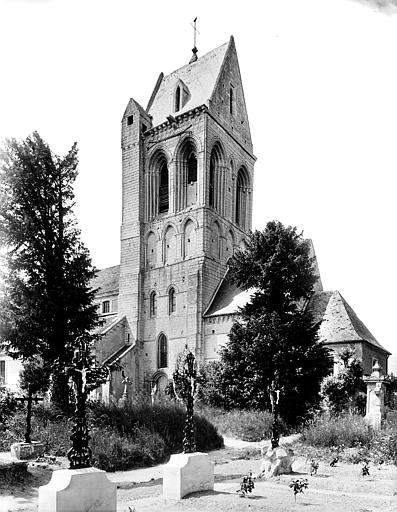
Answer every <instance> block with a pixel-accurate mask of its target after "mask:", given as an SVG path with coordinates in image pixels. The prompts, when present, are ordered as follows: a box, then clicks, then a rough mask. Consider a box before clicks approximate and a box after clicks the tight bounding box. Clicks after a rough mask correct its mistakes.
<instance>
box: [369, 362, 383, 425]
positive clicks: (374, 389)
mask: <svg viewBox="0 0 397 512" xmlns="http://www.w3.org/2000/svg"><path fill="white" fill-rule="evenodd" d="M364 380H365V383H366V384H367V405H366V413H365V419H366V421H367V423H368V424H369V425H371V426H372V427H373V428H374V429H380V428H381V426H382V421H383V420H384V418H385V383H384V376H383V375H382V369H381V367H380V366H379V364H378V363H377V362H375V364H374V367H373V368H372V373H371V375H370V376H369V377H364Z"/></svg>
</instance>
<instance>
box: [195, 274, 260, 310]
mask: <svg viewBox="0 0 397 512" xmlns="http://www.w3.org/2000/svg"><path fill="white" fill-rule="evenodd" d="M228 272H229V271H227V272H226V275H225V277H224V278H223V279H222V281H221V282H220V284H219V286H218V288H217V289H216V291H215V293H214V296H213V298H212V300H211V302H210V305H209V306H208V308H207V309H206V310H205V312H204V315H203V316H204V317H205V318H208V317H213V316H223V315H236V314H238V311H239V308H242V307H243V306H245V305H246V304H247V303H248V302H250V300H251V295H252V294H253V293H254V292H255V290H254V289H249V290H242V289H241V288H239V287H238V286H237V284H235V283H232V282H231V280H230V279H228V277H227V273H228Z"/></svg>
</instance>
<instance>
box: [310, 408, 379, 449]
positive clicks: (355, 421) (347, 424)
mask: <svg viewBox="0 0 397 512" xmlns="http://www.w3.org/2000/svg"><path fill="white" fill-rule="evenodd" d="M372 439H373V430H372V429H371V428H370V427H369V426H368V425H367V423H366V422H365V419H364V418H363V417H362V416H358V415H353V414H346V415H341V416H336V417H329V416H325V415H324V416H318V417H316V418H315V419H314V420H312V421H311V422H310V423H309V425H308V426H307V427H306V428H305V429H304V431H303V433H302V440H303V441H304V442H305V443H307V444H310V445H312V446H321V447H324V448H329V447H331V446H340V445H343V446H345V447H346V448H351V447H354V446H357V445H359V444H361V445H365V446H368V445H369V444H370V443H371V442H372Z"/></svg>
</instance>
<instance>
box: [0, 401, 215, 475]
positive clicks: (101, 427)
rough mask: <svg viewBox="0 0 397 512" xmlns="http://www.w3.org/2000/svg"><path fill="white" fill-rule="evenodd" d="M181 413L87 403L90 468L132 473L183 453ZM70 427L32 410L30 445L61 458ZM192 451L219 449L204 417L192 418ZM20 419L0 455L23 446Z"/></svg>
mask: <svg viewBox="0 0 397 512" xmlns="http://www.w3.org/2000/svg"><path fill="white" fill-rule="evenodd" d="M185 414H186V413H185V410H184V409H183V408H182V407H181V406H179V405H177V404H175V403H166V404H163V405H154V406H151V405H149V404H147V403H137V404H134V405H131V406H127V407H123V408H118V407H116V406H112V405H104V404H99V403H92V404H90V407H89V424H90V428H91V432H90V435H91V441H90V447H91V449H92V453H93V465H94V466H96V467H98V468H100V469H104V470H106V471H116V470H125V469H132V468H135V467H142V466H150V465H153V464H158V463H160V462H164V461H165V460H166V459H167V458H168V456H169V455H171V454H172V453H178V452H181V451H182V438H183V426H184V421H185ZM72 425H73V422H72V420H71V419H68V418H67V417H65V416H63V415H60V414H59V412H56V411H54V410H53V409H51V408H50V407H49V406H36V407H35V408H34V415H33V419H32V435H31V437H32V439H33V440H40V441H41V442H43V443H44V446H45V451H46V453H49V454H52V455H57V456H65V455H66V454H67V451H68V450H69V448H70V447H71V441H70V434H71V428H72ZM195 425H196V432H197V449H198V450H199V451H209V450H213V449H216V448H220V447H222V446H223V439H222V437H221V436H220V435H219V434H218V432H217V430H216V428H215V427H214V426H213V425H212V424H211V423H210V422H209V421H208V420H207V419H206V418H204V417H201V416H195ZM24 429H25V414H24V412H22V411H21V412H18V413H17V414H15V415H14V416H13V417H12V418H10V421H9V428H8V430H7V431H5V432H2V435H1V436H0V451H7V450H9V449H10V445H11V444H12V443H13V442H17V441H23V439H24Z"/></svg>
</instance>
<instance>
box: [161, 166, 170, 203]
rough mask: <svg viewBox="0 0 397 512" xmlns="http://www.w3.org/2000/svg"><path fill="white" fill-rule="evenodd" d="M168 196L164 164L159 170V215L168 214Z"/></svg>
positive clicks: (166, 171)
mask: <svg viewBox="0 0 397 512" xmlns="http://www.w3.org/2000/svg"><path fill="white" fill-rule="evenodd" d="M168 208H169V194H168V167H167V164H166V163H163V165H162V166H161V168H160V186H159V213H166V212H168Z"/></svg>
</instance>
